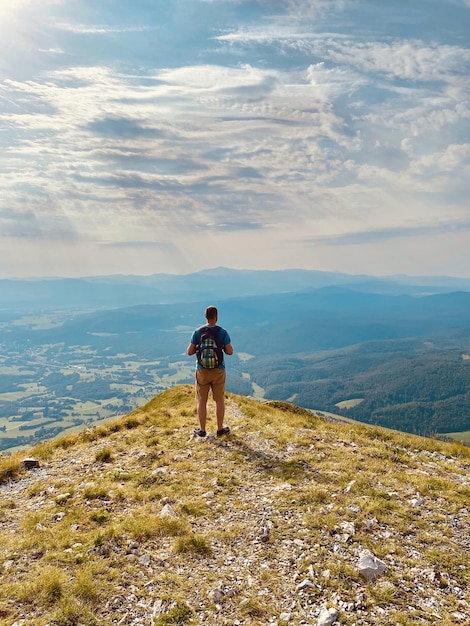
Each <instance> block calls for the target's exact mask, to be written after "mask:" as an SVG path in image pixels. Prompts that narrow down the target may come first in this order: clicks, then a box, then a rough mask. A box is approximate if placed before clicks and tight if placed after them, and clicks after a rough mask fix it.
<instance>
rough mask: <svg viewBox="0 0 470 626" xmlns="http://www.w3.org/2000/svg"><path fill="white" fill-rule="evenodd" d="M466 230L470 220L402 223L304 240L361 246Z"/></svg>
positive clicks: (468, 229) (467, 230)
mask: <svg viewBox="0 0 470 626" xmlns="http://www.w3.org/2000/svg"><path fill="white" fill-rule="evenodd" d="M467 232H470V220H461V221H459V220H455V221H452V222H441V223H437V224H425V225H418V224H416V225H413V226H406V225H404V226H397V227H391V228H383V229H378V230H367V231H357V232H349V233H343V234H339V235H325V236H320V237H310V238H308V239H307V240H306V241H308V242H310V243H320V244H323V245H326V246H357V245H359V246H362V245H367V244H373V243H378V242H381V241H387V240H394V239H404V238H421V237H422V238H424V237H428V236H432V237H437V236H440V235H444V234H456V233H467Z"/></svg>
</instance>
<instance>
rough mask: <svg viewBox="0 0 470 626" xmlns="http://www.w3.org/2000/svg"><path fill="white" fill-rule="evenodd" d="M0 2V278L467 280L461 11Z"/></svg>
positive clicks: (469, 26)
mask: <svg viewBox="0 0 470 626" xmlns="http://www.w3.org/2000/svg"><path fill="white" fill-rule="evenodd" d="M4 4H5V5H11V6H6V7H4V6H3V3H2V6H1V7H0V51H1V54H0V148H1V150H0V277H3V278H5V277H29V276H87V275H96V274H115V273H123V274H152V273H157V272H167V273H178V274H179V273H188V272H193V271H198V270H201V269H204V268H211V267H216V266H220V265H224V266H227V267H232V268H242V269H283V268H294V267H298V268H306V269H319V270H328V271H330V270H331V271H343V272H348V273H368V274H375V275H386V274H396V273H407V274H414V275H436V274H447V275H454V276H466V277H469V276H470V36H469V33H470V0H406V1H404V0H393V2H392V1H390V2H386V1H384V0H368V1H366V0H282V1H281V0H258V1H248V0H174V1H171V2H170V1H169V0H145V1H140V0H132V2H131V1H130V0H127V1H124V0H100V1H97V0H40V1H39V0H15V2H9V3H4Z"/></svg>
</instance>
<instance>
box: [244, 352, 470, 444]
mask: <svg viewBox="0 0 470 626" xmlns="http://www.w3.org/2000/svg"><path fill="white" fill-rule="evenodd" d="M246 369H247V370H248V371H249V372H250V374H251V376H252V377H253V379H255V380H256V381H257V384H259V385H260V386H261V387H263V388H264V389H265V393H266V396H267V397H273V398H278V399H281V400H295V402H296V403H298V404H300V405H301V406H304V407H307V408H316V409H323V410H324V411H330V412H333V413H338V414H341V415H345V416H347V417H350V418H353V419H355V420H359V421H362V422H367V423H370V424H380V425H382V426H386V427H388V428H396V429H399V430H403V431H407V432H412V433H420V434H433V433H446V432H459V431H465V430H469V429H470V412H469V406H470V360H469V359H467V358H465V355H463V354H462V351H461V350H459V349H458V348H456V347H454V348H453V349H445V350H444V349H439V348H436V347H435V346H432V345H429V344H428V343H427V342H421V341H417V340H402V341H380V342H366V343H363V344H358V345H356V346H352V347H350V348H345V349H343V350H336V351H332V352H330V353H328V352H323V353H321V354H307V355H297V356H289V357H287V358H283V357H279V356H278V357H269V358H264V359H257V360H256V361H250V362H248V363H247V364H246ZM348 401H352V402H351V404H352V406H348ZM354 401H356V402H354Z"/></svg>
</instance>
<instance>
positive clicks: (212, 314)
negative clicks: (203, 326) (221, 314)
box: [204, 306, 218, 321]
mask: <svg viewBox="0 0 470 626" xmlns="http://www.w3.org/2000/svg"><path fill="white" fill-rule="evenodd" d="M217 315H218V311H217V307H215V306H208V307H207V309H206V310H205V313H204V317H205V318H206V320H208V321H209V320H215V319H217Z"/></svg>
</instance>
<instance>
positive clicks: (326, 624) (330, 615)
mask: <svg viewBox="0 0 470 626" xmlns="http://www.w3.org/2000/svg"><path fill="white" fill-rule="evenodd" d="M338 615H339V612H338V611H337V610H336V609H333V608H331V609H324V610H323V611H322V612H321V613H320V615H319V617H318V621H317V626H331V624H334V623H335V622H336V620H337V619H338Z"/></svg>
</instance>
